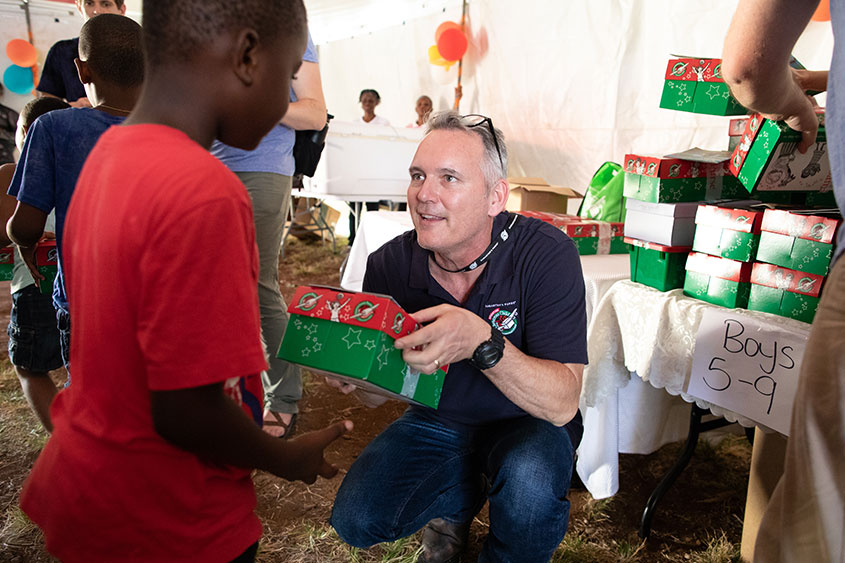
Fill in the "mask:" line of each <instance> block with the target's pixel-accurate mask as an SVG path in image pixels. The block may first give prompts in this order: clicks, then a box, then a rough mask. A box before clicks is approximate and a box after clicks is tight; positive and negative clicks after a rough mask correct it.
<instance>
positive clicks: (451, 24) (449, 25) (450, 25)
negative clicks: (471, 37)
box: [434, 22, 461, 43]
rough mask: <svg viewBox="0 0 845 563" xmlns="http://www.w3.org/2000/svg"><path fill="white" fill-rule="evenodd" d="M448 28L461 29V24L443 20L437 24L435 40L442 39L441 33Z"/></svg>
mask: <svg viewBox="0 0 845 563" xmlns="http://www.w3.org/2000/svg"><path fill="white" fill-rule="evenodd" d="M447 29H457V30H458V31H460V29H461V26H459V25H458V24H456V23H455V22H443V23H441V24H440V25H438V26H437V30H436V31H435V32H434V42H435V43H436V42H438V41H440V34H441V33H443V32H444V31H446V30H447Z"/></svg>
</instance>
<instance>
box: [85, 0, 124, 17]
mask: <svg viewBox="0 0 845 563" xmlns="http://www.w3.org/2000/svg"><path fill="white" fill-rule="evenodd" d="M76 9H77V10H79V13H80V14H82V17H84V18H85V21H88V20H89V19H91V18H93V17H94V16H96V15H99V14H117V15H119V16H122V15H124V14H125V13H126V4H123V5H121V6H120V7H119V8H118V7H117V3H115V2H114V0H76Z"/></svg>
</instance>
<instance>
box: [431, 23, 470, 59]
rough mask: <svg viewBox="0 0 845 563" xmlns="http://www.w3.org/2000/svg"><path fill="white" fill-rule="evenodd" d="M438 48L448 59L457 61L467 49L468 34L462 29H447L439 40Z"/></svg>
mask: <svg viewBox="0 0 845 563" xmlns="http://www.w3.org/2000/svg"><path fill="white" fill-rule="evenodd" d="M437 49H438V50H439V51H440V55H441V56H442V57H443V58H444V59H446V60H447V61H457V60H459V59H460V58H461V57H463V56H464V53H466V51H467V36H466V35H464V32H463V31H461V30H460V29H445V30H443V33H441V34H440V38H439V39H438V40H437Z"/></svg>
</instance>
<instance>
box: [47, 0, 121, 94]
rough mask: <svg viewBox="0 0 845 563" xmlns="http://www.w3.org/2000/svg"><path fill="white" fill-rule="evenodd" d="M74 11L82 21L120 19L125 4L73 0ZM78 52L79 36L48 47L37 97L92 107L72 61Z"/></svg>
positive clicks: (112, 0)
mask: <svg viewBox="0 0 845 563" xmlns="http://www.w3.org/2000/svg"><path fill="white" fill-rule="evenodd" d="M76 9H77V10H78V11H79V13H80V14H81V15H82V18H83V19H84V20H85V21H88V20H89V19H91V18H93V17H94V16H96V15H99V14H117V15H121V16H122V15H123V14H125V13H126V4H124V3H123V0H76ZM78 53H79V37H74V38H73V39H64V40H62V41H57V42H56V43H54V44H53V46H52V47H50V51H48V52H47V58H46V59H44V68H43V69H42V71H41V79H40V80H39V82H38V86H37V87H36V90H35V91H36V92H37V94H38V95H39V96H52V97H54V98H59V99H62V100H67V102H68V103H69V104H70V105H71V106H73V107H77V108H89V107H91V102H90V101H89V100H88V97H87V94H86V93H85V88H84V87H83V86H82V82H80V81H79V74H78V73H77V72H76V65H75V64H74V62H73V61H74V59H76V57H77V54H78Z"/></svg>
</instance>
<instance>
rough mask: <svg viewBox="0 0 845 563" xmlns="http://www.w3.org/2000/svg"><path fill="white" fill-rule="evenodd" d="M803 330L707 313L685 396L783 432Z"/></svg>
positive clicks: (803, 340) (803, 341)
mask: <svg viewBox="0 0 845 563" xmlns="http://www.w3.org/2000/svg"><path fill="white" fill-rule="evenodd" d="M806 343H807V332H802V333H799V332H796V331H791V330H786V329H782V328H779V327H776V326H773V325H771V324H767V323H764V322H761V321H760V320H758V319H755V318H752V317H748V316H741V315H736V314H732V312H731V311H729V310H724V311H722V310H716V309H707V310H705V311H704V316H703V317H702V319H701V325H700V326H699V327H698V335H697V336H696V341H695V353H694V354H693V359H692V373H691V376H690V381H689V387H688V389H687V393H689V394H690V395H692V396H693V397H696V398H699V399H703V400H705V401H709V402H711V403H713V404H715V405H718V406H720V407H724V408H726V409H729V410H731V411H734V412H735V413H737V414H740V415H742V416H744V417H747V418H750V419H751V420H753V421H755V422H758V423H760V424H762V425H764V426H768V427H769V428H772V429H774V430H777V431H778V432H781V433H783V434H786V435H788V434H789V419H790V417H791V416H792V400H793V399H794V397H795V390H796V389H797V387H798V375H799V372H800V368H801V358H802V357H803V355H804V347H805V346H806Z"/></svg>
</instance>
